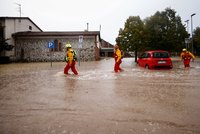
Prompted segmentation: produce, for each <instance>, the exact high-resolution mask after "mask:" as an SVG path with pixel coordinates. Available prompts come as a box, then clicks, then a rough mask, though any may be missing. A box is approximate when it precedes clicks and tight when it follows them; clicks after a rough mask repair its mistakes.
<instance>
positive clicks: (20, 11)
mask: <svg viewBox="0 0 200 134" xmlns="http://www.w3.org/2000/svg"><path fill="white" fill-rule="evenodd" d="M15 4H16V5H18V6H19V17H20V19H19V22H21V14H22V9H21V4H19V3H15Z"/></svg>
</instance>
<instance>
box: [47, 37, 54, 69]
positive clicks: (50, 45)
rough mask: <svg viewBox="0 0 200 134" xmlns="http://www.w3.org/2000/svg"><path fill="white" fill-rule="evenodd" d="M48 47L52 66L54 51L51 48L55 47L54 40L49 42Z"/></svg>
mask: <svg viewBox="0 0 200 134" xmlns="http://www.w3.org/2000/svg"><path fill="white" fill-rule="evenodd" d="M48 48H49V51H50V61H51V67H52V51H51V49H53V48H54V42H53V41H49V42H48Z"/></svg>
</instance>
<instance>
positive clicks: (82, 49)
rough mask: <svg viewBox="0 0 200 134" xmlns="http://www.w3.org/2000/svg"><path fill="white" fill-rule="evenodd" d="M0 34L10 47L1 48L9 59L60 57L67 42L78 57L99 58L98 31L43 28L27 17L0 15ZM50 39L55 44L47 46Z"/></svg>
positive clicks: (30, 60)
mask: <svg viewBox="0 0 200 134" xmlns="http://www.w3.org/2000/svg"><path fill="white" fill-rule="evenodd" d="M0 26H2V29H1V30H0V36H1V38H4V39H9V40H8V41H7V43H9V44H12V45H13V46H14V49H13V50H12V51H3V52H1V54H0V56H7V57H9V58H10V60H11V61H27V62H33V61H50V60H51V61H52V60H53V61H63V60H64V56H65V52H66V50H65V45H66V43H70V44H71V45H72V48H73V49H74V50H75V51H76V53H77V55H78V56H79V58H80V60H81V61H92V60H99V59H100V46H101V37H100V31H73V32H43V31H42V30H41V29H40V28H39V27H38V26H37V25H36V24H35V23H34V22H33V21H32V20H31V19H30V18H28V17H0ZM49 42H53V44H54V48H48V43H49Z"/></svg>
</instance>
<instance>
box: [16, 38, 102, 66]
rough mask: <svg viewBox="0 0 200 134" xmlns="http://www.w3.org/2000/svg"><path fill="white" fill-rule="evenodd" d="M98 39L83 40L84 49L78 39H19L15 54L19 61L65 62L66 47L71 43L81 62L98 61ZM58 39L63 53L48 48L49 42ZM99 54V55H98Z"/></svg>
mask: <svg viewBox="0 0 200 134" xmlns="http://www.w3.org/2000/svg"><path fill="white" fill-rule="evenodd" d="M95 38H96V37H95V36H88V37H85V36H84V39H83V42H82V48H81V49H80V47H79V46H80V43H79V40H78V37H70V38H67V37H66V38H53V39H52V38H17V39H16V40H15V41H16V42H15V54H16V60H17V61H27V62H33V61H34V62H35V61H43V62H44V61H51V60H52V61H63V60H64V57H65V52H66V49H65V45H66V43H70V44H71V45H72V48H73V49H74V50H75V51H76V53H77V56H78V57H79V54H80V59H81V61H94V60H97V59H98V58H97V55H99V54H98V52H99V51H96V50H97V49H98V48H97V46H96V39H95ZM55 39H57V40H58V41H59V42H60V43H61V51H51V50H50V49H49V48H48V42H49V41H52V40H55ZM96 52H97V53H96Z"/></svg>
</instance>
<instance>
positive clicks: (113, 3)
mask: <svg viewBox="0 0 200 134" xmlns="http://www.w3.org/2000/svg"><path fill="white" fill-rule="evenodd" d="M15 3H18V4H21V9H22V14H21V15H22V17H29V18H30V19H31V20H32V21H34V22H35V23H36V24H37V25H38V26H39V27H40V28H41V29H42V30H43V31H84V30H85V29H87V23H89V31H98V30H100V25H101V38H103V39H104V40H106V41H108V42H110V43H112V44H114V43H115V38H116V37H117V35H118V31H119V29H120V28H123V27H124V23H125V21H126V20H127V18H128V17H129V16H140V18H141V19H145V18H146V17H150V16H151V15H153V14H154V13H155V12H156V11H164V10H165V8H167V7H170V8H172V9H174V10H175V11H176V12H177V15H179V16H180V17H181V19H182V22H183V24H186V23H185V22H184V21H185V20H188V19H189V29H190V32H191V23H190V22H191V17H190V16H191V14H193V13H196V15H195V16H193V28H194V29H195V28H196V27H197V26H199V27H200V0H0V16H9V17H16V16H17V17H19V6H18V5H17V4H15Z"/></svg>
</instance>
